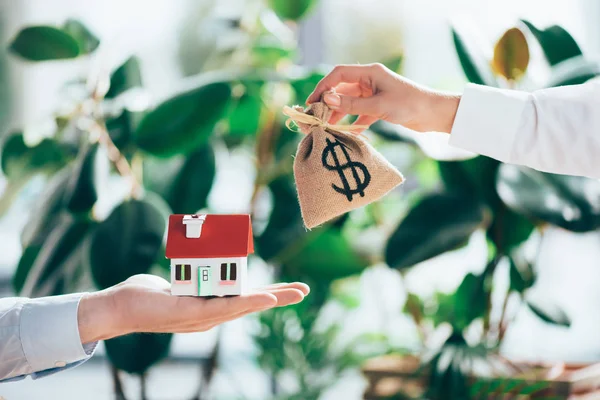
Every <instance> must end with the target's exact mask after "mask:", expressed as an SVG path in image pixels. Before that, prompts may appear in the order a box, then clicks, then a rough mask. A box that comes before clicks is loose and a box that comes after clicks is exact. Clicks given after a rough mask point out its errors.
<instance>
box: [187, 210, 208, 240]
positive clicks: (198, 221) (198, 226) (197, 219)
mask: <svg viewBox="0 0 600 400" xmlns="http://www.w3.org/2000/svg"><path fill="white" fill-rule="evenodd" d="M205 219H206V214H201V215H196V214H192V215H184V216H183V224H184V225H185V237H187V238H199V237H200V234H201V233H202V224H203V223H204V220H205Z"/></svg>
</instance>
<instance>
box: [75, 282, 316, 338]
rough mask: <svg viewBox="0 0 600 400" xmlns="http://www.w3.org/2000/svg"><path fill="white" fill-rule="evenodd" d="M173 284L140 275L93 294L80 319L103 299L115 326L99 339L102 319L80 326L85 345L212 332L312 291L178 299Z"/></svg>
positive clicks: (283, 286)
mask: <svg viewBox="0 0 600 400" xmlns="http://www.w3.org/2000/svg"><path fill="white" fill-rule="evenodd" d="M170 286H171V285H170V283H169V282H167V281H166V280H164V279H163V278H160V277H157V276H154V275H135V276H132V277H131V278H129V279H127V280H126V281H124V282H122V283H120V284H118V285H116V286H113V287H111V288H109V289H107V290H105V291H102V292H97V293H94V294H92V296H91V297H89V298H87V299H86V300H88V301H85V302H84V301H83V300H82V303H81V304H80V310H79V312H80V317H81V318H80V321H85V320H86V318H85V313H86V309H90V310H97V309H98V301H103V302H104V304H106V301H107V299H108V300H109V302H110V304H111V306H110V309H111V312H110V314H111V317H110V318H109V319H108V321H112V322H113V325H114V327H113V328H112V329H110V330H107V331H106V332H104V333H103V334H101V335H99V334H98V329H97V325H98V324H97V321H98V319H97V318H95V319H94V321H95V322H94V323H93V324H89V325H86V324H85V323H84V324H83V326H82V325H81V324H80V335H81V339H82V342H84V343H85V342H88V341H91V340H97V339H100V338H101V339H107V338H110V337H115V336H120V335H124V334H127V333H132V332H173V333H185V332H199V331H206V330H209V329H211V328H212V327H214V326H216V325H219V324H222V323H223V322H227V321H231V320H233V319H236V318H240V317H243V316H244V315H247V314H250V313H253V312H257V311H262V310H266V309H269V308H273V307H278V306H286V305H290V304H295V303H298V302H300V301H302V299H303V298H304V296H305V295H307V294H308V292H309V287H308V286H307V285H305V284H303V283H280V284H274V285H269V286H267V287H264V288H261V289H257V290H254V291H252V292H250V293H247V294H244V295H241V296H234V297H225V298H199V297H180V296H172V295H171V290H170ZM94 302H96V305H94ZM82 314H83V315H82ZM96 316H97V314H96ZM94 328H96V329H94ZM107 336H108V337H107Z"/></svg>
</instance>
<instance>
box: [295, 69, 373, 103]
mask: <svg viewBox="0 0 600 400" xmlns="http://www.w3.org/2000/svg"><path fill="white" fill-rule="evenodd" d="M378 69H379V68H376V67H375V65H373V64H372V65H338V66H336V67H335V68H334V69H333V70H332V71H331V72H330V73H329V74H327V75H326V76H325V77H324V78H323V79H321V81H320V82H319V83H318V84H317V86H316V87H315V90H314V91H313V92H312V93H311V94H310V96H308V99H307V100H306V103H307V104H310V103H314V102H315V101H318V100H319V99H320V98H321V95H322V94H323V93H324V92H327V91H328V90H331V89H333V88H335V87H336V86H337V85H339V84H341V83H358V84H362V86H367V87H372V86H373V85H372V84H371V82H372V80H373V78H374V75H375V74H377V70H378Z"/></svg>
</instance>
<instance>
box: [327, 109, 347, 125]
mask: <svg viewBox="0 0 600 400" xmlns="http://www.w3.org/2000/svg"><path fill="white" fill-rule="evenodd" d="M345 116H346V113H343V112H339V111H334V112H332V113H331V117H329V121H327V122H329V123H330V124H337V123H338V122H340V121H341V120H342V119H343V118H344V117H345Z"/></svg>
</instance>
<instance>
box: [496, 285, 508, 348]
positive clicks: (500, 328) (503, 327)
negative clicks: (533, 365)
mask: <svg viewBox="0 0 600 400" xmlns="http://www.w3.org/2000/svg"><path fill="white" fill-rule="evenodd" d="M509 297H510V290H508V291H507V292H506V296H505V297H504V302H503V303H502V314H501V315H500V320H499V321H498V344H500V343H502V339H504V334H505V333H506V325H507V323H505V321H504V320H505V319H506V309H507V308H508V299H509Z"/></svg>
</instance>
